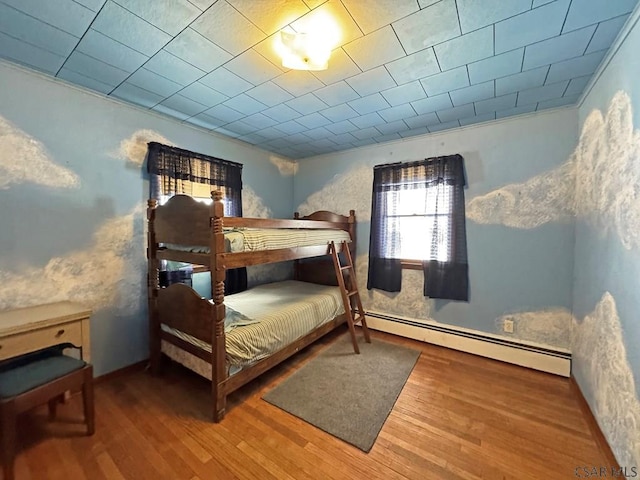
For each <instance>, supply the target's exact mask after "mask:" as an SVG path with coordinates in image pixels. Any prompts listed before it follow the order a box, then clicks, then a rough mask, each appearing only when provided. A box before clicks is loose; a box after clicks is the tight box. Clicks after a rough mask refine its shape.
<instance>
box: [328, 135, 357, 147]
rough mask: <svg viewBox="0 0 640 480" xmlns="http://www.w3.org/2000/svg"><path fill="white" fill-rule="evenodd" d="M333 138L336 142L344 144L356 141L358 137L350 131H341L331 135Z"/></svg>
mask: <svg viewBox="0 0 640 480" xmlns="http://www.w3.org/2000/svg"><path fill="white" fill-rule="evenodd" d="M331 140H332V141H334V142H336V143H337V144H338V145H344V144H345V143H351V142H355V141H356V140H358V139H357V138H356V137H354V136H353V135H351V134H350V133H341V134H339V135H334V136H333V137H331Z"/></svg>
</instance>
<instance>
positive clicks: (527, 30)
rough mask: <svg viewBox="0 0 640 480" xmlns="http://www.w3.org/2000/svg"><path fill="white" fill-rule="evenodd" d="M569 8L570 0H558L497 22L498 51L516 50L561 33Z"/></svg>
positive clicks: (496, 43) (496, 41)
mask: <svg viewBox="0 0 640 480" xmlns="http://www.w3.org/2000/svg"><path fill="white" fill-rule="evenodd" d="M568 8H569V0H557V1H556V2H553V3H550V4H548V5H545V6H544V7H540V8H536V9H535V10H531V11H529V12H527V13H523V14H520V15H517V16H515V17H511V18H509V19H508V20H504V21H502V22H499V23H496V24H495V34H496V38H495V48H496V53H503V52H506V51H508V50H514V49H516V48H519V47H524V46H525V45H528V44H530V43H535V42H539V41H541V40H546V39H547V38H551V37H554V36H556V35H559V34H560V30H561V29H562V23H563V22H564V18H565V13H566V12H567V9H568Z"/></svg>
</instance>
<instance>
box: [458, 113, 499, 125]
mask: <svg viewBox="0 0 640 480" xmlns="http://www.w3.org/2000/svg"><path fill="white" fill-rule="evenodd" d="M495 119H496V112H489V113H485V114H483V115H476V116H475V117H467V118H461V119H460V125H461V126H463V127H466V126H467V125H473V124H474V123H483V122H490V121H491V120H495Z"/></svg>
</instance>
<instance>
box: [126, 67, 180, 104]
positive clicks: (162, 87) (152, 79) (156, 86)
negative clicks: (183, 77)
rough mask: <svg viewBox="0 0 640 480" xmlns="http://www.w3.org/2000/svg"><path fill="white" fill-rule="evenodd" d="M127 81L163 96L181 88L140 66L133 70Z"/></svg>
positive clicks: (167, 95)
mask: <svg viewBox="0 0 640 480" xmlns="http://www.w3.org/2000/svg"><path fill="white" fill-rule="evenodd" d="M127 81H128V82H129V83H131V84H133V85H135V86H137V87H140V88H144V89H145V90H148V91H150V92H153V93H155V94H157V95H162V97H163V98H166V97H169V96H171V95H173V94H174V93H176V92H177V91H178V90H181V89H182V85H180V84H178V83H176V82H172V81H171V80H169V79H168V78H165V77H163V76H162V75H158V74H157V73H153V72H151V71H149V70H147V69H145V68H140V69H138V70H136V71H135V72H133V74H131V76H130V77H129V78H128V79H127Z"/></svg>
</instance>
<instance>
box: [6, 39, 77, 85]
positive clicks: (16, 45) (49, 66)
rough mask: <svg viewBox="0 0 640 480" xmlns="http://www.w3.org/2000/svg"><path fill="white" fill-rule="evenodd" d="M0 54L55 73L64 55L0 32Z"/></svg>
mask: <svg viewBox="0 0 640 480" xmlns="http://www.w3.org/2000/svg"><path fill="white" fill-rule="evenodd" d="M0 56H2V57H3V58H8V59H11V60H13V61H15V62H18V63H20V64H22V65H26V66H29V67H31V68H35V69H36V70H40V71H43V72H47V73H50V74H52V75H55V74H56V72H57V71H58V70H59V69H60V67H61V66H62V64H63V63H64V60H65V57H61V56H59V55H56V54H54V53H51V52H48V51H46V50H43V49H41V48H38V47H34V46H33V45H29V44H28V43H25V42H21V41H19V40H16V39H15V38H13V37H10V36H8V35H5V34H4V33H2V32H0Z"/></svg>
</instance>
